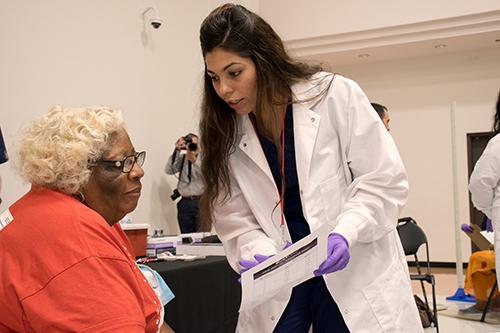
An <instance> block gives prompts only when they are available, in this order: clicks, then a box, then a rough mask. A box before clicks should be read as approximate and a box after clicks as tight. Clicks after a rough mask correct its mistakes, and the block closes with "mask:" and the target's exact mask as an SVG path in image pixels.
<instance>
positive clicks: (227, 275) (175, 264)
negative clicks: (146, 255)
mask: <svg viewBox="0 0 500 333" xmlns="http://www.w3.org/2000/svg"><path fill="white" fill-rule="evenodd" d="M147 265H148V266H149V267H151V268H152V269H154V270H156V271H157V272H158V273H160V275H161V276H162V277H163V279H164V280H165V282H166V283H167V284H168V286H169V287H170V289H171V290H172V292H173V293H174V294H175V298H174V299H173V300H172V301H170V302H169V303H168V304H167V305H166V306H165V321H166V322H167V323H168V324H169V325H170V327H172V329H173V330H174V331H175V332H176V333H198V332H200V333H204V332H206V333H230V332H231V333H232V332H234V331H235V328H236V322H237V319H238V309H239V306H240V302H241V285H240V283H239V282H238V278H239V275H238V274H237V273H236V272H235V271H233V269H232V268H231V267H230V266H229V264H228V262H227V260H226V257H223V256H212V257H207V258H206V259H199V260H195V261H188V262H184V261H159V262H150V263H147Z"/></svg>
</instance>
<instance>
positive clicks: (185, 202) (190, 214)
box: [165, 133, 205, 234]
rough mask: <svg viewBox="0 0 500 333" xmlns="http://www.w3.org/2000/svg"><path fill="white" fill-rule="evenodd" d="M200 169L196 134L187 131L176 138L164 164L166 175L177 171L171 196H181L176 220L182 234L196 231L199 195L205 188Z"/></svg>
mask: <svg viewBox="0 0 500 333" xmlns="http://www.w3.org/2000/svg"><path fill="white" fill-rule="evenodd" d="M184 152H185V153H184ZM200 169H201V159H200V146H199V144H198V136H196V134H193V133H189V134H188V135H186V136H184V137H180V138H179V139H178V140H177V143H176V147H175V149H174V153H173V154H172V156H170V158H169V159H168V162H167V165H166V166H165V173H166V174H168V175H173V174H176V173H178V176H177V177H178V179H179V181H178V183H177V188H176V189H175V190H174V193H173V194H172V196H171V198H172V200H175V199H177V198H178V197H180V196H182V198H181V200H179V202H178V203H177V220H178V222H179V227H180V229H181V233H183V234H184V233H189V232H196V231H198V227H199V216H198V211H199V202H200V196H201V194H202V193H203V190H204V189H205V187H204V185H203V180H202V178H201V171H200Z"/></svg>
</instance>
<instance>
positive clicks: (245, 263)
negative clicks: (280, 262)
mask: <svg viewBox="0 0 500 333" xmlns="http://www.w3.org/2000/svg"><path fill="white" fill-rule="evenodd" d="M290 245H292V243H290V242H288V243H286V245H285V248H284V249H286V248H287V247H289V246H290ZM284 249H283V250H284ZM272 256H273V255H270V256H265V255H262V254H256V255H254V256H253V257H254V258H255V260H257V261H253V260H243V259H242V260H240V265H241V266H243V267H245V268H244V269H242V270H241V271H240V275H241V274H243V273H244V272H246V271H248V270H249V269H250V268H253V267H255V266H257V265H258V264H260V263H262V262H264V261H266V260H267V259H269V258H271V257H272ZM238 282H239V283H241V278H239V279H238Z"/></svg>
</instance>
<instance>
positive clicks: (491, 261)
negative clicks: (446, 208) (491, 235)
mask: <svg viewBox="0 0 500 333" xmlns="http://www.w3.org/2000/svg"><path fill="white" fill-rule="evenodd" d="M461 229H462V231H463V232H465V233H472V232H473V229H472V227H471V226H470V225H468V224H466V223H464V224H462V226H461ZM481 229H483V230H486V231H488V232H492V231H493V229H492V227H491V220H490V219H488V218H486V217H485V219H484V220H483V223H482V224H481ZM495 267H496V266H495V252H494V246H493V244H492V245H491V246H490V249H489V250H484V251H477V252H474V253H472V254H471V256H470V258H469V264H468V265H467V274H466V275H465V283H464V291H465V292H466V293H467V294H468V295H472V296H474V297H475V298H476V303H475V304H474V305H473V306H471V307H469V308H465V309H459V310H458V313H459V314H461V315H477V317H480V316H481V315H482V313H483V311H484V308H485V307H486V303H487V302H488V297H489V296H490V293H491V290H492V288H493V286H494V285H495V281H496V274H495ZM499 311H500V293H499V291H498V287H496V288H495V292H494V294H493V302H492V303H491V308H490V310H489V311H488V312H499Z"/></svg>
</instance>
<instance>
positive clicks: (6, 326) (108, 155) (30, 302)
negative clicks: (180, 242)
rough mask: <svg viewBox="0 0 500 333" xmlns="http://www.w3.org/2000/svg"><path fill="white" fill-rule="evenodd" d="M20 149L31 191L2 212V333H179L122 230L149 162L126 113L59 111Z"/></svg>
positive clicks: (28, 131) (17, 164)
mask: <svg viewBox="0 0 500 333" xmlns="http://www.w3.org/2000/svg"><path fill="white" fill-rule="evenodd" d="M13 150H14V154H13V156H12V159H13V161H12V163H13V165H14V168H15V170H16V171H17V173H18V174H19V175H20V176H21V177H22V178H23V180H24V181H25V182H27V183H31V190H30V191H29V192H28V193H27V194H25V195H24V196H23V197H21V198H20V199H19V200H18V201H16V202H15V203H14V204H13V205H12V206H10V207H9V208H8V209H7V211H5V212H4V213H3V214H1V215H0V271H1V272H2V283H0V331H1V332H63V331H64V332H137V333H139V332H141V333H144V332H151V333H153V332H172V330H171V329H170V327H169V326H168V325H167V324H166V323H164V322H163V314H164V311H163V306H162V304H161V302H160V300H159V299H158V297H157V295H156V293H155V291H153V289H152V288H151V286H150V284H149V283H148V282H147V281H146V279H145V277H144V275H143V273H142V272H141V271H140V269H139V268H138V266H137V264H136V262H135V254H134V252H133V249H132V246H131V244H130V241H129V240H128V238H127V236H126V234H125V233H124V231H123V230H122V228H121V226H120V223H118V222H119V221H120V220H121V219H122V218H123V217H124V216H125V215H126V214H127V213H130V212H132V211H133V210H134V209H135V208H136V206H137V203H138V200H139V197H140V196H141V188H142V185H141V178H142V177H143V176H144V170H143V169H142V167H141V166H142V165H143V163H144V160H145V157H146V153H145V152H139V153H138V152H136V150H135V148H134V146H133V145H132V142H131V141H130V138H129V136H128V134H127V131H126V129H125V124H124V122H123V118H122V114H121V112H120V111H119V110H115V109H112V108H107V107H92V108H75V109H72V108H66V109H64V108H61V107H54V108H52V109H51V110H50V111H48V112H47V113H46V114H45V115H43V116H42V117H40V118H38V119H36V120H34V121H33V122H31V124H29V125H28V126H27V127H26V128H25V130H24V131H23V132H22V133H21V135H20V137H19V138H18V140H17V144H16V145H15V146H14V149H13Z"/></svg>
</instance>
